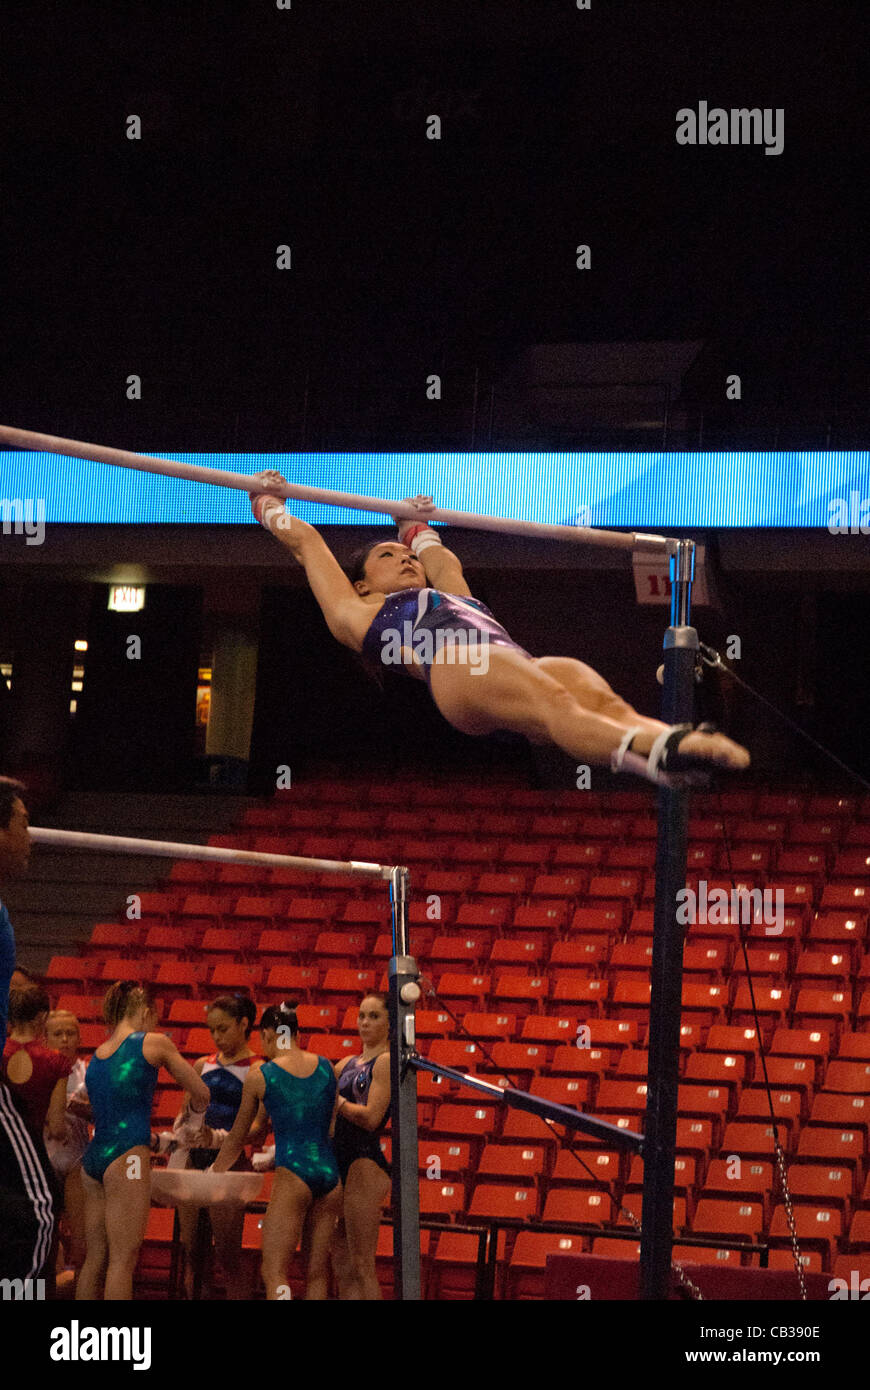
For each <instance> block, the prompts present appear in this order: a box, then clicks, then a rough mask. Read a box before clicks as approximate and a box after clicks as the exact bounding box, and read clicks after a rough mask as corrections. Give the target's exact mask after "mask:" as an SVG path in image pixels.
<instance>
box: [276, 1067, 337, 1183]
mask: <svg viewBox="0 0 870 1390" xmlns="http://www.w3.org/2000/svg"><path fill="white" fill-rule="evenodd" d="M260 1074H261V1076H262V1077H263V1081H264V1084H265V1087H266V1090H265V1094H264V1096H263V1104H264V1105H265V1107H266V1110H267V1112H268V1115H269V1118H270V1119H271V1121H272V1129H273V1130H274V1133H275V1167H276V1168H287V1169H289V1171H290V1172H291V1173H295V1174H296V1176H297V1177H298V1178H301V1179H302V1181H303V1182H304V1183H306V1184H307V1185H308V1187H310V1189H311V1195H312V1197H314V1198H317V1197H325V1196H326V1194H327V1192H331V1191H332V1189H333V1188H334V1187H335V1186H336V1185H337V1183H338V1181H339V1175H338V1163H337V1161H336V1157H335V1154H334V1152H333V1149H332V1144H331V1143H330V1141H329V1126H330V1122H331V1120H332V1111H333V1108H334V1106H335V1094H336V1090H337V1089H338V1088H337V1083H336V1080H335V1072H334V1071H333V1070H332V1067H331V1066H330V1065H329V1063H328V1062H327V1061H326V1059H325V1058H324V1057H320V1058H318V1061H317V1066H316V1067H315V1069H314V1071H313V1072H312V1073H311V1075H310V1076H305V1077H299V1076H294V1075H292V1073H290V1072H288V1071H285V1070H284V1069H283V1067H279V1066H278V1065H277V1063H276V1062H264V1063H263V1065H262V1066H261V1068H260Z"/></svg>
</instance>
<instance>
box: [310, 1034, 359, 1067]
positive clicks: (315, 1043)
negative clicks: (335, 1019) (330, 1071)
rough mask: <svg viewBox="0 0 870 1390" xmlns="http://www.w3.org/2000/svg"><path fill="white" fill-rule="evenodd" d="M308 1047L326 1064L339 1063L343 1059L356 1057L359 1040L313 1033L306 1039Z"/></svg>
mask: <svg viewBox="0 0 870 1390" xmlns="http://www.w3.org/2000/svg"><path fill="white" fill-rule="evenodd" d="M308 1047H309V1050H310V1051H311V1052H314V1053H316V1055H317V1056H318V1057H325V1058H326V1060H327V1061H328V1062H341V1061H342V1060H343V1059H344V1058H345V1057H356V1056H357V1055H358V1054H359V1050H360V1040H359V1038H352V1037H340V1036H338V1035H337V1034H335V1033H313V1034H312V1035H311V1037H310V1038H309V1039H308Z"/></svg>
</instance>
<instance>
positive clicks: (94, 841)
mask: <svg viewBox="0 0 870 1390" xmlns="http://www.w3.org/2000/svg"><path fill="white" fill-rule="evenodd" d="M30 838H31V840H33V842H34V843H35V844H37V845H49V846H50V847H51V848H53V849H73V850H75V849H81V850H97V851H99V852H100V853H103V854H154V855H156V856H157V857H158V858H160V859H206V860H210V861H212V862H217V863H218V864H260V865H262V866H263V868H266V869H310V870H311V872H312V873H323V874H344V875H350V874H356V875H360V876H363V877H365V878H380V879H386V880H389V879H390V875H391V874H392V869H391V868H390V867H389V866H387V865H384V864H366V863H364V862H363V861H358V860H355V859H351V860H348V861H343V860H341V859H302V858H300V857H299V856H298V855H295V854H261V853H260V852H259V851H258V850H253V849H224V848H220V847H219V846H217V845H184V844H178V845H177V844H173V843H172V842H171V841H170V840H136V839H132V838H131V837H129V836H125V835H92V834H90V833H89V832H85V831H79V830H47V829H43V828H41V827H37V826H31V827H30Z"/></svg>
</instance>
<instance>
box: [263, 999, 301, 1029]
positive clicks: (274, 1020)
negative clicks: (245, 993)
mask: <svg viewBox="0 0 870 1390" xmlns="http://www.w3.org/2000/svg"><path fill="white" fill-rule="evenodd" d="M298 1007H299V1006H298V1004H297V1003H296V1000H295V999H284V1000H283V1001H282V1002H281V1003H280V1004H270V1005H269V1007H268V1008H267V1009H264V1010H263V1016H262V1018H261V1019H260V1031H261V1032H262V1030H263V1029H264V1028H269V1029H270V1030H271V1031H272V1032H273V1033H277V1031H278V1029H279V1028H289V1029H290V1036H291V1038H295V1037H296V1034H297V1033H298V1032H299V1020H298V1018H297V1017H296V1010H297V1008H298Z"/></svg>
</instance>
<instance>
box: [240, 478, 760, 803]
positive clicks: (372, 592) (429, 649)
mask: <svg viewBox="0 0 870 1390" xmlns="http://www.w3.org/2000/svg"><path fill="white" fill-rule="evenodd" d="M258 476H259V477H260V478H262V479H263V481H264V483H267V484H268V483H270V482H272V483H282V482H284V479H283V478H282V477H281V475H280V473H276V472H272V471H267V472H264V473H261V474H259V475H258ZM408 500H409V503H410V505H412V506H414V507H415V508H416V510H417V511H418V513H419V516H420V520H419V521H417V522H414V521H411V522H408V521H401V522H399V523H398V525H399V537H398V540H396V541H392V540H382V541H375V542H374V543H373V544H372V545H370V546H368V547H367V548H366V550H365V551H364V552H363V553H362V555H361V556H360V558H359V560H358V562H357V564H356V568H355V569H352V570H351V574H350V577H348V575H347V574H345V572H344V571H343V570H342V568H341V566H340V565H339V563H338V561H337V560H336V558H335V556H334V555H333V554H332V552H331V551H330V549H329V548H328V546H327V545H326V542H325V541H324V540H323V538H322V536H321V535H320V533H319V532H318V531H317V530H315V528H314V527H313V526H310V525H309V524H308V523H307V522H305V521H300V520H299V518H298V517H295V516H292V515H291V514H290V513H289V512H288V511H287V510H286V508H285V505H284V503H283V501H281V500H279V499H278V498H276V497H270V496H269V495H268V494H264V493H252V494H251V505H252V508H253V512H254V515H255V516H256V518H257V520H258V521H259V522H260V523H261V524H262V525H263V526H265V527H266V529H267V530H269V531H271V532H272V534H273V535H274V536H275V537H276V539H277V540H279V541H280V542H281V543H282V544H283V545H285V546H286V547H287V549H288V550H289V551H290V552H291V554H292V555H293V556H294V558H295V559H296V560H297V561H298V562H299V564H301V565H302V567H303V568H304V570H305V574H306V577H307V579H308V583H309V585H310V586H311V590H312V593H313V594H314V597H315V598H316V599H317V602H318V604H319V605H320V609H321V611H322V613H323V616H324V618H325V619H326V624H327V626H328V628H329V630H330V632H331V633H332V635H333V636H334V637H336V638H337V639H338V641H339V642H341V643H342V644H343V645H344V646H346V647H349V648H350V649H351V651H355V652H358V653H361V654H362V655H363V656H364V657H366V658H368V659H369V660H371V659H377V658H378V657H379V658H380V661H381V663H382V665H384V666H386V667H387V668H388V669H389V668H391V667H392V668H393V669H397V670H401V671H404V672H405V673H407V674H408V675H411V676H412V677H414V678H416V679H423V680H426V681H427V683H428V685H429V689H430V691H431V694H432V698H433V700H434V701H435V704H436V705H437V707H438V709H439V710H440V711H441V713H442V714H443V715H444V718H445V719H446V720H447V721H448V722H449V723H450V724H452V725H453V727H454V728H456V729H458V730H459V731H460V733H465V734H488V733H492V732H494V731H495V730H496V729H506V730H510V731H511V732H514V733H519V734H524V735H525V736H526V738H528V739H529V740H530V741H531V742H532V743H552V744H555V745H556V747H558V748H561V749H563V750H564V751H565V752H566V753H568V754H570V755H571V757H573V758H576V759H577V760H578V762H581V763H590V764H598V765H604V766H610V767H611V768H613V770H614V771H621V770H623V769H625V770H631V771H637V772H640V773H641V774H642V775H644V776H646V777H647V778H649V780H650V781H653V782H664V783H667V784H671V785H673V784H681V783H684V782H690V781H693V780H697V779H699V778H700V777H703V775H704V774H706V773H709V772H711V771H713V770H714V769H715V768H721V769H725V770H734V771H736V770H740V769H742V768H745V767H747V766H748V765H749V754H748V752H747V751H746V749H745V748H742V747H741V746H740V745H739V744H737V743H734V742H733V741H732V740H731V739H729V738H726V737H725V735H724V734H720V733H714V732H708V731H707V730H706V729H705V728H704V726H702V727H701V728H699V729H693V728H692V727H691V726H690V725H686V724H682V725H676V726H673V727H672V726H669V725H667V724H663V723H662V722H661V721H660V720H658V719H650V718H647V717H646V716H645V715H640V714H638V713H637V711H636V710H634V709H632V707H631V705H629V704H628V703H627V702H626V701H625V700H623V699H622V698H621V697H620V696H619V695H617V694H616V693H615V691H613V690H611V688H610V686H609V685H608V684H607V682H606V681H605V680H604V679H603V678H602V677H601V676H600V675H599V674H598V673H597V671H594V670H593V669H592V667H591V666H587V665H586V664H585V663H584V662H582V661H575V660H574V659H573V658H571V657H564V656H542V657H533V656H530V655H529V653H528V652H526V651H524V649H523V648H522V647H518V646H517V644H516V643H515V642H513V641H512V639H511V638H510V636H509V634H508V633H507V632H506V631H505V629H504V628H503V627H501V624H499V623H497V622H496V621H495V619H494V618H493V617H492V615H491V614H490V613H489V609H487V608H485V606H484V605H483V604H480V603H479V601H478V600H476V599H474V598H473V597H472V595H471V591H470V589H469V588H468V585H467V583H466V582H465V576H464V575H463V572H462V565H461V563H460V561H459V559H458V558H457V557H456V555H454V554H453V552H452V551H450V550H448V549H447V547H446V546H444V545H443V544H442V542H441V538H440V536H439V535H438V533H437V532H436V531H434V530H433V529H432V528H431V527H429V526H428V525H427V524H426V519H425V518H426V516H427V514H429V513H431V511H432V510H433V504H432V499H431V498H429V497H422V496H421V497H415V498H411V499H408ZM441 614H444V615H446V616H447V617H448V618H449V621H448V622H444V621H443V618H442V617H441V616H440V615H441Z"/></svg>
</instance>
